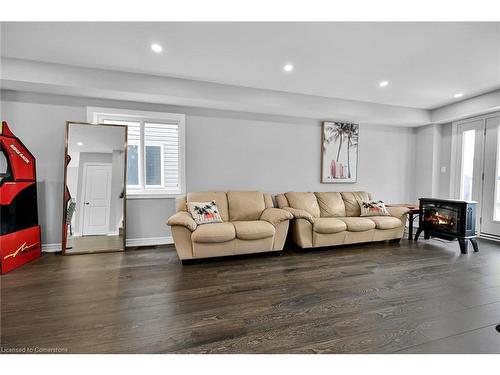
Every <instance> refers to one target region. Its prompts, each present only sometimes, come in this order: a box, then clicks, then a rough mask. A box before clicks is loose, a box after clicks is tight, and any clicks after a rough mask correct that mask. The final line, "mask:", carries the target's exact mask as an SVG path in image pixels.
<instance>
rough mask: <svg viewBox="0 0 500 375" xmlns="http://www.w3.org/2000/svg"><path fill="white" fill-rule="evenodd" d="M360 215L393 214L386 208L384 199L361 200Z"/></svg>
mask: <svg viewBox="0 0 500 375" xmlns="http://www.w3.org/2000/svg"><path fill="white" fill-rule="evenodd" d="M359 206H360V207H361V215H360V216H390V215H391V214H390V213H389V211H387V208H385V204H384V201H363V202H360V204H359Z"/></svg>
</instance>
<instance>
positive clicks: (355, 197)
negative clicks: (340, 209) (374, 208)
mask: <svg viewBox="0 0 500 375" xmlns="http://www.w3.org/2000/svg"><path fill="white" fill-rule="evenodd" d="M340 194H342V199H343V200H344V206H345V216H360V215H361V207H360V203H361V202H363V201H369V200H371V196H370V194H369V193H367V192H366V191H353V192H342V193H340Z"/></svg>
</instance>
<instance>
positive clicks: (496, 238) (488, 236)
mask: <svg viewBox="0 0 500 375" xmlns="http://www.w3.org/2000/svg"><path fill="white" fill-rule="evenodd" d="M478 237H479V238H484V239H487V240H490V241H496V242H500V236H493V235H491V234H485V233H480V234H479V236H478Z"/></svg>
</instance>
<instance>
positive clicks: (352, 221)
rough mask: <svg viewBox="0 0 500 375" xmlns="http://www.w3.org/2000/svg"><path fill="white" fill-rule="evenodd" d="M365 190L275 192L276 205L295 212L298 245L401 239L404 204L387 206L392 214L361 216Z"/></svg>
mask: <svg viewBox="0 0 500 375" xmlns="http://www.w3.org/2000/svg"><path fill="white" fill-rule="evenodd" d="M368 200H371V196H370V194H369V193H367V192H363V191H358V192H341V193H339V192H316V193H311V192H307V193H306V192H304V193H299V192H288V193H284V194H279V195H277V196H276V202H277V204H278V207H279V208H282V209H284V210H287V211H288V212H290V213H291V214H292V215H293V216H294V218H295V219H294V220H293V221H292V224H291V231H292V233H291V234H292V239H293V241H294V242H295V243H296V244H297V245H298V246H300V247H301V248H311V247H322V246H334V245H342V244H352V243H359V242H371V241H383V240H395V241H398V240H400V239H401V238H402V237H403V235H404V228H405V225H406V213H407V211H408V209H407V208H402V207H388V208H387V209H388V211H389V213H390V214H391V216H367V217H360V214H361V208H360V202H362V201H368Z"/></svg>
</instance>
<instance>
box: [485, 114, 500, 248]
mask: <svg viewBox="0 0 500 375" xmlns="http://www.w3.org/2000/svg"><path fill="white" fill-rule="evenodd" d="M499 128H500V115H497V116H495V117H490V118H486V131H485V133H484V134H485V147H484V181H483V191H482V202H481V224H480V230H481V234H482V235H484V236H487V237H489V236H491V237H497V238H498V239H500V160H499V159H500V156H499V154H500V137H499V135H500V129H499Z"/></svg>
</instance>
